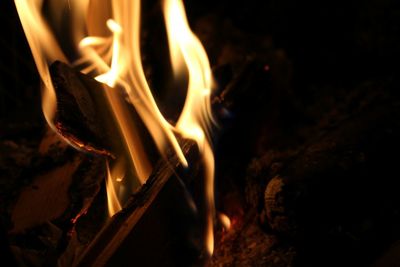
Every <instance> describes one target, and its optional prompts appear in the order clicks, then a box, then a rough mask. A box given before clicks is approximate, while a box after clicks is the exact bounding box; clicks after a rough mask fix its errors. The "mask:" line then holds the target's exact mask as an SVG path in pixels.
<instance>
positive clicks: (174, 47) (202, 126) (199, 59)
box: [164, 0, 214, 255]
mask: <svg viewBox="0 0 400 267" xmlns="http://www.w3.org/2000/svg"><path fill="white" fill-rule="evenodd" d="M164 17H165V24H166V27H167V34H168V42H169V48H170V55H171V62H172V67H173V70H174V73H175V75H176V76H178V77H179V76H180V75H182V72H183V70H185V67H186V68H187V69H188V72H189V83H188V90H187V96H186V101H185V104H184V107H183V110H182V113H181V116H180V117H179V119H178V122H177V124H176V130H177V131H178V132H180V133H181V134H182V135H183V136H184V137H186V138H190V139H193V140H195V141H196V142H197V144H198V146H199V149H200V152H201V153H202V156H203V161H204V164H205V165H204V166H205V183H206V186H205V188H206V190H205V191H206V192H205V196H206V201H207V203H206V208H207V213H208V215H207V216H208V219H207V225H206V229H207V230H206V244H207V250H208V253H209V254H210V255H211V254H212V252H213V250H214V234H213V215H214V155H213V152H212V148H211V145H210V143H209V141H208V140H207V137H206V133H205V130H207V129H209V122H210V118H212V116H211V107H210V95H211V88H212V74H211V68H210V63H209V61H208V57H207V54H206V52H205V50H204V48H203V46H202V44H201V42H200V41H199V39H198V38H197V37H196V36H195V35H194V34H193V32H192V31H191V30H190V27H189V23H188V21H187V18H186V15H185V9H184V6H183V3H182V1H179V0H166V1H164Z"/></svg>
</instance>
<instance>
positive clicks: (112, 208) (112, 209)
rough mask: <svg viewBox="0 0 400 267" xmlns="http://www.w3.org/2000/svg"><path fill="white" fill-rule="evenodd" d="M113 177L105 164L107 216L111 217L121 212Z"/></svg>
mask: <svg viewBox="0 0 400 267" xmlns="http://www.w3.org/2000/svg"><path fill="white" fill-rule="evenodd" d="M113 178H114V177H113V176H112V175H111V171H110V166H109V163H108V162H107V180H106V188H107V204H108V214H109V215H110V217H111V216H113V215H114V214H115V213H117V212H118V211H120V210H121V204H120V203H119V200H118V197H117V194H116V190H115V187H114V179H113Z"/></svg>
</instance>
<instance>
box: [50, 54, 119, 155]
mask: <svg viewBox="0 0 400 267" xmlns="http://www.w3.org/2000/svg"><path fill="white" fill-rule="evenodd" d="M50 74H51V78H52V81H53V85H54V89H55V91H56V95H57V111H56V117H55V121H54V124H55V126H56V128H57V130H58V132H59V133H60V134H61V135H63V136H64V137H65V138H67V139H68V140H69V141H70V142H71V143H72V144H73V145H75V146H77V147H79V148H81V149H83V150H86V151H88V152H94V153H97V154H104V155H110V154H111V152H110V142H111V140H112V138H111V136H110V133H109V131H108V130H109V129H108V128H107V127H106V126H105V125H106V124H107V123H108V121H112V114H111V111H110V109H109V108H107V102H106V99H105V96H104V90H105V86H106V85H104V84H101V83H99V82H97V81H96V80H94V79H92V78H90V77H89V76H86V75H83V74H81V73H79V72H78V71H76V70H74V69H73V68H71V67H69V66H68V65H67V64H65V63H62V62H59V61H56V62H54V63H53V64H52V65H51V66H50Z"/></svg>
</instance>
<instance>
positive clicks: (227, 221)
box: [218, 212, 232, 231]
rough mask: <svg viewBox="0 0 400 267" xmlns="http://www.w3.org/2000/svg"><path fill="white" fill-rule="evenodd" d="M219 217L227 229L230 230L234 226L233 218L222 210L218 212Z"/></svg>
mask: <svg viewBox="0 0 400 267" xmlns="http://www.w3.org/2000/svg"><path fill="white" fill-rule="evenodd" d="M218 218H219V220H220V222H221V224H222V226H223V227H224V229H225V230H226V231H229V229H231V226H232V222H231V219H229V217H228V216H227V215H226V214H224V213H222V212H220V213H218Z"/></svg>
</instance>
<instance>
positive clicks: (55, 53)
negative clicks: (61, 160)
mask: <svg viewBox="0 0 400 267" xmlns="http://www.w3.org/2000/svg"><path fill="white" fill-rule="evenodd" d="M41 2H42V1H35V0H31V1H29V0H15V6H16V8H17V11H18V15H19V17H20V20H21V24H22V27H23V29H24V32H25V36H26V38H27V40H28V42H29V46H30V48H31V51H32V55H33V59H34V60H35V64H36V67H37V69H38V72H39V75H40V77H41V79H42V82H43V83H44V86H43V91H42V109H43V113H44V116H45V118H46V120H47V122H48V124H49V125H50V126H51V127H52V128H53V129H54V125H53V119H54V115H55V111H56V107H57V102H56V94H55V92H54V88H53V84H52V82H51V79H50V72H49V64H50V63H52V62H54V61H55V60H57V59H58V60H61V61H64V62H67V60H66V58H65V56H64V54H63V52H62V50H61V48H60V47H59V45H58V43H57V41H56V40H55V38H54V36H53V34H52V32H51V30H50V28H49V27H48V25H47V23H46V22H45V20H44V19H43V17H42V15H41Z"/></svg>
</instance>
